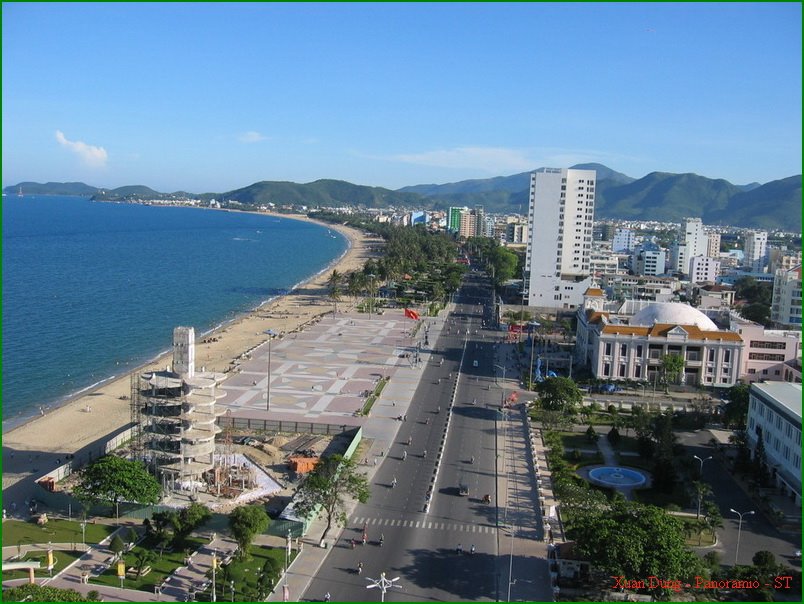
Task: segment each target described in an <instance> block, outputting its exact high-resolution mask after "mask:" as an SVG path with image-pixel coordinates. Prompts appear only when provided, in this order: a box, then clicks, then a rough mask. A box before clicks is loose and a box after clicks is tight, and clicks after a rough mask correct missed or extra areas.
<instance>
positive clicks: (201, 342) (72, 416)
mask: <svg viewBox="0 0 804 604" xmlns="http://www.w3.org/2000/svg"><path fill="white" fill-rule="evenodd" d="M280 216H282V217H284V218H294V219H298V220H309V219H308V218H306V217H304V216H288V215H284V214H282V215H280ZM326 226H327V227H328V228H330V229H335V230H337V231H338V232H340V233H342V234H343V235H344V236H346V237H347V238H348V239H349V241H350V247H349V249H348V251H347V252H346V253H345V254H344V255H343V256H342V257H341V258H340V259H339V260H337V261H336V262H335V263H334V264H332V265H330V266H329V267H328V268H327V269H326V270H324V271H322V272H321V273H319V274H318V275H316V276H314V277H313V278H311V279H310V280H308V281H307V282H305V283H304V284H302V285H300V286H299V287H298V288H296V289H295V290H294V291H293V292H292V293H290V294H288V295H285V296H281V297H279V298H276V299H275V300H273V301H271V302H269V303H267V304H264V305H262V306H261V307H259V308H257V309H255V310H253V311H251V312H250V313H248V314H246V315H244V316H242V317H239V318H237V319H235V320H234V321H233V322H231V323H229V324H227V325H225V326H223V327H222V328H220V329H219V330H217V331H215V332H212V333H210V334H206V335H205V336H203V337H202V336H200V335H199V334H198V333H196V367H197V368H199V369H200V368H202V367H203V368H205V369H206V370H208V371H220V372H224V371H226V370H227V369H229V368H230V366H231V365H232V362H233V361H234V360H235V359H237V357H239V356H240V355H242V354H243V353H244V352H246V351H249V350H251V349H252V348H254V347H255V346H257V345H258V344H260V343H262V342H264V341H265V339H266V336H265V335H264V332H265V331H266V330H268V329H272V330H274V331H275V332H278V333H283V332H284V333H288V332H292V331H294V330H297V329H301V328H303V326H304V325H305V324H306V323H309V322H310V321H312V320H314V319H315V318H316V317H319V316H321V315H323V314H326V313H328V312H332V310H333V303H332V301H331V300H329V299H328V297H327V287H326V282H327V279H328V278H329V275H330V274H331V273H332V270H333V269H337V270H338V272H341V273H346V272H350V271H354V270H357V269H360V268H362V266H363V264H364V263H365V261H366V260H367V259H369V258H370V257H371V253H372V252H371V249H370V247H371V244H370V242H371V241H372V240H371V239H369V238H367V237H365V236H364V234H363V233H362V232H361V231H358V230H356V229H352V228H348V227H344V226H341V225H331V224H326ZM377 242H379V240H377V241H375V244H376V243H377ZM348 305H349V300H348V299H346V297H344V298H343V299H342V300H341V301H340V302H339V303H338V307H339V310H341V309H345V308H346V307H347V306H348ZM171 337H172V334H170V333H168V334H165V340H166V341H170V338H171ZM171 361H172V353H168V354H166V355H164V356H162V357H160V358H159V359H157V360H155V361H154V362H152V363H150V364H148V365H145V366H144V367H139V368H138V369H136V370H135V371H136V372H137V373H139V372H142V371H147V370H151V369H164V368H165V367H166V366H167V365H169V364H170V363H171ZM130 376H131V374H127V375H125V376H124V377H121V378H119V379H116V380H114V381H111V382H109V383H107V384H103V385H102V386H100V387H98V388H97V389H95V390H93V391H91V392H87V393H84V394H82V395H81V396H79V397H77V398H75V399H74V400H72V401H69V402H68V403H66V404H65V405H63V406H61V407H58V408H56V409H53V410H51V411H48V412H47V413H45V415H43V416H41V417H36V418H34V419H32V420H30V421H28V422H27V423H25V424H23V425H21V426H18V427H16V428H14V429H12V430H10V431H9V432H6V433H4V434H3V489H6V488H7V487H8V486H11V485H13V484H14V483H16V482H17V481H19V480H20V479H22V478H24V477H26V476H30V473H29V472H30V469H31V468H30V466H31V463H32V462H31V461H30V460H31V457H32V455H33V456H34V457H35V456H36V455H37V454H47V455H46V457H48V458H52V457H53V456H54V455H58V456H64V455H66V454H70V453H74V452H76V451H78V450H79V449H81V448H82V447H84V446H86V445H88V444H91V443H93V442H94V441H96V440H98V439H99V438H102V437H103V436H105V435H107V434H110V433H112V432H114V431H115V430H117V429H119V428H121V427H123V426H125V425H127V424H128V423H129V422H130V408H129V401H128V396H129V394H130V388H131V386H130ZM121 397H125V399H124V398H121ZM34 463H35V462H34Z"/></svg>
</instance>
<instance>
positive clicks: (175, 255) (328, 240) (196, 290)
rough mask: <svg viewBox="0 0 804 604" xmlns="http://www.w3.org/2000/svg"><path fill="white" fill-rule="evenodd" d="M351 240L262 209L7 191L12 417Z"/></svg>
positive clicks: (321, 265)
mask: <svg viewBox="0 0 804 604" xmlns="http://www.w3.org/2000/svg"><path fill="white" fill-rule="evenodd" d="M347 245H348V243H347V241H346V240H345V239H344V238H343V237H342V236H341V235H340V234H337V233H336V232H334V231H333V232H331V233H330V232H329V231H328V229H327V228H326V227H322V226H320V225H316V224H311V223H306V222H301V221H297V220H289V219H282V218H277V217H275V216H266V215H258V214H246V213H239V212H221V211H213V210H204V209H195V208H176V207H156V206H143V205H133V204H111V203H95V202H91V201H89V200H88V199H83V198H77V197H57V196H25V197H16V196H7V197H3V331H2V347H3V370H2V377H3V382H2V397H3V398H2V400H3V423H4V427H6V426H8V425H9V424H13V423H17V422H18V420H19V418H21V417H27V416H29V415H32V414H34V413H36V412H38V408H39V406H40V405H44V406H46V407H47V406H51V405H55V404H58V403H59V402H60V401H63V400H64V399H65V398H67V397H69V396H70V395H73V394H75V393H76V392H78V391H81V390H83V389H86V388H88V387H90V386H92V385H94V384H97V383H98V382H100V381H102V380H105V379H108V378H110V377H112V376H119V375H121V374H125V373H127V372H128V371H130V370H131V369H132V368H134V367H136V366H138V365H140V364H142V363H144V362H147V361H149V360H151V359H153V358H154V357H155V356H157V355H158V354H159V353H160V352H163V351H165V350H167V349H169V348H170V346H171V341H172V332H173V328H174V327H175V326H177V325H190V326H193V327H195V330H196V337H198V336H199V335H200V334H202V333H204V332H206V331H208V330H210V329H212V328H214V327H215V326H217V325H219V324H221V323H223V322H225V321H228V320H231V319H233V318H234V317H235V316H236V315H237V314H239V313H242V312H244V311H247V310H250V309H253V308H255V307H256V306H258V305H259V304H260V303H261V302H263V301H265V300H268V299H270V298H273V297H275V296H277V295H279V294H281V293H283V292H286V291H288V290H289V289H291V288H293V287H294V286H295V285H297V284H298V283H299V282H301V281H303V280H305V279H307V278H308V277H310V276H312V275H313V274H315V273H317V272H319V271H321V270H323V269H325V268H326V266H327V265H328V264H329V263H330V262H331V261H333V260H334V259H336V258H337V257H338V256H340V255H341V254H342V253H343V252H344V251H345V250H346V248H347Z"/></svg>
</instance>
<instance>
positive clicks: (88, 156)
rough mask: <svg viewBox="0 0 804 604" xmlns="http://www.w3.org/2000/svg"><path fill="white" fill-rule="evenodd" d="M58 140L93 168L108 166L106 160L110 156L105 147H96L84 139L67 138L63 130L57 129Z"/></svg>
mask: <svg viewBox="0 0 804 604" xmlns="http://www.w3.org/2000/svg"><path fill="white" fill-rule="evenodd" d="M56 140H57V141H58V142H59V144H60V145H61V146H62V147H67V148H68V149H69V150H70V151H72V152H73V153H75V154H76V155H78V157H80V158H81V160H82V161H83V162H84V163H85V164H86V165H88V166H89V167H91V168H103V167H105V166H106V160H107V159H108V158H109V156H108V154H107V153H106V149H104V148H103V147H96V146H94V145H87V144H86V143H84V142H82V141H71V140H67V137H66V136H64V133H63V132H62V131H61V130H56Z"/></svg>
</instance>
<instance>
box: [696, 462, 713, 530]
mask: <svg viewBox="0 0 804 604" xmlns="http://www.w3.org/2000/svg"><path fill="white" fill-rule="evenodd" d="M693 457H694V458H695V459H697V460H698V461H699V462H701V471H700V475H699V476H698V480H699V481H701V480H703V465H704V462H705V461H709V460H710V459H712V456H711V455H710V456H709V457H707V458H706V459H701V458H700V457H698V456H697V455H693ZM701 495H702V493H701V489H700V488H698V514H697V515H696V516H695V519H696V520H697V519H698V518H700V517H701V499H702V497H701Z"/></svg>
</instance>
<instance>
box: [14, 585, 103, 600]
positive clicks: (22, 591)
mask: <svg viewBox="0 0 804 604" xmlns="http://www.w3.org/2000/svg"><path fill="white" fill-rule="evenodd" d="M3 601H4V602H100V594H99V593H98V592H97V591H96V590H92V591H90V592H88V593H87V595H83V594H82V593H79V592H77V591H76V590H74V589H62V588H59V587H50V586H47V585H37V584H33V583H26V584H25V585H19V586H18V587H9V588H8V589H4V590H3Z"/></svg>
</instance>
